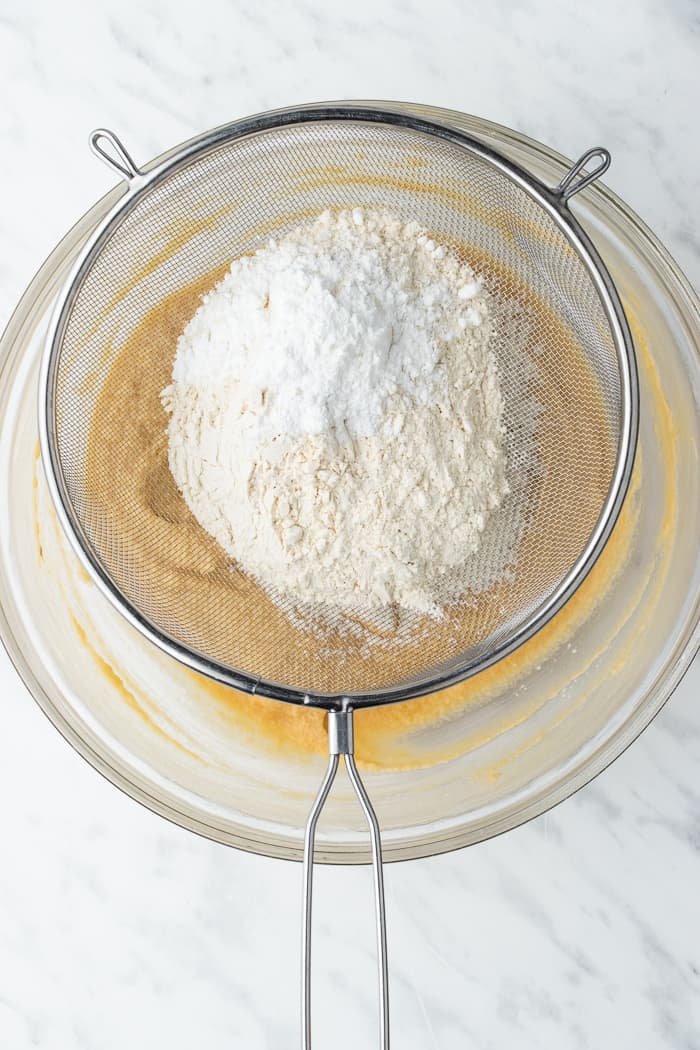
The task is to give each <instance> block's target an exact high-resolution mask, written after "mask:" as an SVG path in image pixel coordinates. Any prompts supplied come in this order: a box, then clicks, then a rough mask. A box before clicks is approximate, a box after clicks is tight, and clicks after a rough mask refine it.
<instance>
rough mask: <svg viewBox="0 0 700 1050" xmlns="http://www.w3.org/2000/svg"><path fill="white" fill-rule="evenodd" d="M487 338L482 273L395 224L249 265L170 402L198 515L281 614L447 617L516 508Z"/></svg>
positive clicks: (327, 229) (181, 464) (206, 318)
mask: <svg viewBox="0 0 700 1050" xmlns="http://www.w3.org/2000/svg"><path fill="white" fill-rule="evenodd" d="M491 325H492V323H491V318H490V315H489V308H488V301H487V298H486V296H485V295H484V293H483V291H482V289H481V286H480V282H479V280H478V279H477V278H476V277H475V275H474V273H473V271H472V270H471V269H470V268H469V267H468V266H466V265H465V264H464V263H462V262H460V260H459V259H458V258H457V257H456V256H455V255H454V254H452V253H451V252H450V251H448V250H447V249H446V248H445V247H444V246H443V245H439V244H437V243H435V242H434V241H433V240H432V239H431V238H430V237H429V236H428V235H427V233H426V232H425V231H424V230H422V229H421V228H420V227H419V226H417V225H416V224H415V223H403V222H402V221H401V220H400V219H399V218H397V217H395V216H393V215H391V214H387V213H385V212H376V211H363V210H360V209H355V210H354V211H352V212H350V211H343V212H339V213H335V214H333V213H330V212H326V213H324V214H323V215H321V216H320V217H319V218H318V219H317V220H316V221H315V222H313V223H311V224H309V225H305V226H301V227H298V228H297V229H295V230H293V231H292V232H291V233H289V234H287V235H286V236H285V237H283V238H282V239H280V240H278V241H271V242H270V243H269V244H268V245H266V246H265V247H263V248H261V249H260V250H258V251H257V252H256V253H255V254H254V255H252V256H247V257H243V258H241V259H237V260H235V261H234V262H233V263H232V266H231V270H230V272H229V273H228V274H227V275H226V277H225V278H224V280H223V281H221V282H220V284H219V285H217V287H216V288H215V289H213V291H212V292H210V293H209V294H208V295H207V296H205V297H204V299H203V301H202V305H201V306H200V308H199V310H198V311H197V312H196V314H195V315H194V317H193V318H192V320H191V321H190V322H189V324H188V325H187V327H186V328H185V330H184V332H183V333H182V336H181V337H180V339H179V341H178V347H177V353H176V357H175V362H174V366H173V374H172V384H171V385H170V386H169V387H168V388H167V389H166V390H165V391H164V392H163V403H164V405H165V407H166V409H167V411H168V412H169V413H170V421H169V426H168V440H169V464H170V469H171V472H172V474H173V477H174V479H175V481H176V484H177V485H178V488H179V489H180V491H181V492H182V494H183V496H184V498H185V500H186V502H187V504H188V506H189V507H190V509H191V510H192V512H193V514H194V515H195V517H196V518H197V520H198V521H199V523H200V524H201V525H202V526H203V528H205V529H206V531H207V532H209V533H210V534H211V535H212V536H213V537H214V538H215V539H216V540H217V541H218V542H219V544H220V545H221V546H222V547H223V548H224V550H225V551H226V552H227V553H228V554H229V555H230V556H231V558H232V559H234V560H235V561H236V562H237V563H238V564H239V566H240V567H241V568H242V569H243V570H244V571H245V572H247V573H249V574H251V575H252V576H254V577H255V578H256V579H257V580H258V581H259V582H260V583H261V584H262V585H263V586H264V587H265V588H266V589H267V590H268V591H269V592H270V594H271V595H272V596H273V597H277V598H279V600H280V601H285V600H287V599H288V598H289V597H292V598H293V599H294V600H295V601H297V602H302V603H314V604H315V603H328V604H330V605H331V606H333V607H335V608H340V609H341V610H344V611H347V612H353V611H357V610H359V611H364V610H367V609H372V608H377V607H386V606H390V605H394V606H398V607H400V608H401V609H404V610H407V611H409V612H414V613H422V614H425V613H427V614H429V615H432V616H440V615H441V614H442V611H443V607H444V603H445V597H444V594H443V593H442V588H441V583H442V580H443V579H444V578H445V576H446V574H448V573H449V571H450V570H452V569H454V568H455V567H457V566H459V565H461V564H463V563H464V562H465V561H466V560H467V559H468V558H469V557H470V556H471V555H472V554H474V553H475V552H476V551H477V550H478V548H479V545H480V540H481V535H482V533H483V530H484V529H485V527H486V524H487V521H488V518H489V515H490V513H491V512H492V511H493V510H495V509H496V508H497V507H498V506H499V504H500V503H501V501H502V500H503V498H504V496H505V495H506V494H507V492H508V483H507V480H506V469H505V468H506V464H505V453H504V428H503V422H502V415H503V402H502V397H501V392H500V387H499V380H498V372H497V366H496V361H495V357H494V354H493V352H492V350H491V349H490V338H491Z"/></svg>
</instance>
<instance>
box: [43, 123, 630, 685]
mask: <svg viewBox="0 0 700 1050" xmlns="http://www.w3.org/2000/svg"><path fill="white" fill-rule="evenodd" d="M357 206H364V207H374V208H387V209H389V210H391V211H392V212H394V213H396V214H398V215H399V216H401V217H402V218H404V219H406V220H408V219H413V220H415V221H417V222H418V223H420V224H421V225H422V226H424V227H426V228H428V230H429V231H430V232H431V234H432V235H433V236H434V237H435V238H437V239H439V240H441V241H442V242H443V243H446V244H449V245H450V246H451V247H452V248H453V250H455V251H457V252H459V253H461V254H462V255H463V256H464V257H465V259H466V261H468V262H469V263H470V265H471V266H472V267H473V268H474V269H475V270H476V271H477V272H478V273H480V274H481V275H483V277H484V283H485V286H486V288H487V290H488V293H489V295H490V299H491V303H492V310H493V315H494V324H495V337H494V351H495V353H496V356H497V359H498V364H499V370H500V376H501V387H502V392H503V398H504V405H505V415H504V420H505V424H506V428H507V449H506V451H507V462H508V477H509V481H510V483H511V490H512V491H511V494H510V495H509V496H508V497H507V499H506V500H505V502H504V504H503V505H502V506H501V508H500V509H499V511H498V512H497V513H496V514H495V516H494V517H493V518H492V519H491V520H490V521H489V525H488V529H487V531H486V533H485V538H484V543H483V546H482V549H481V551H480V552H479V554H478V555H477V556H476V558H473V559H470V560H468V561H467V562H466V563H465V565H464V567H463V569H461V570H460V572H459V574H458V575H457V578H456V579H455V580H454V581H453V590H454V594H455V596H456V597H455V601H454V602H453V603H452V604H451V605H450V607H449V610H448V614H447V615H446V617H445V619H444V620H441V621H436V620H431V619H429V618H418V617H415V618H414V620H413V621H411V622H409V623H406V622H405V621H404V620H402V621H401V622H400V623H399V618H397V613H396V610H392V609H387V610H386V611H385V612H383V613H382V614H380V615H374V616H372V617H368V618H367V620H366V621H363V622H354V623H349V622H348V620H347V617H346V616H344V615H343V614H335V615H334V614H333V611H332V610H326V611H325V615H324V619H323V629H319V628H318V626H315V627H313V626H311V621H312V619H313V617H312V615H311V614H310V613H309V615H302V614H303V612H304V610H301V613H300V610H299V609H298V607H296V606H294V607H293V606H292V602H291V600H290V599H284V598H282V597H279V596H278V600H277V601H273V600H272V598H271V597H270V596H269V595H267V594H266V593H265V592H264V591H263V590H262V589H261V588H260V587H259V586H258V585H257V584H255V582H254V581H252V580H250V579H248V578H247V577H245V576H244V574H243V573H241V572H240V571H238V570H237V569H236V567H235V566H232V565H231V564H229V563H227V561H226V559H225V557H224V556H223V552H221V551H220V550H219V548H218V547H217V545H216V544H215V542H214V541H213V540H211V539H210V538H209V537H208V536H206V535H205V534H204V533H203V531H202V530H201V529H200V528H199V527H198V526H197V525H196V523H194V521H193V519H192V517H191V515H190V514H189V511H188V510H187V508H186V507H185V505H184V501H182V499H181V497H179V494H178V493H177V491H176V490H175V489H174V483H173V482H172V479H171V478H170V475H169V472H168V470H167V448H166V444H165V436H164V429H165V425H166V417H165V414H164V412H163V410H162V408H161V406H160V402H159V400H158V395H159V392H160V390H161V389H162V388H163V387H164V386H165V385H166V384H167V382H168V380H169V375H170V368H171V366H172V359H173V356H174V352H175V342H176V338H177V334H178V333H179V331H181V329H182V327H184V324H185V323H186V321H187V319H188V318H189V316H191V314H192V313H193V312H194V310H195V308H196V305H197V301H198V297H199V295H200V294H201V293H202V292H203V291H204V290H206V289H207V288H208V287H211V285H212V284H213V283H214V282H215V280H216V279H217V277H218V276H219V275H220V274H221V272H222V268H223V267H225V266H226V264H228V263H230V261H231V259H232V258H234V257H236V256H239V255H241V254H243V253H245V252H250V251H252V250H254V249H255V248H256V247H257V246H259V245H260V244H261V243H263V242H264V241H265V240H266V239H267V238H268V237H269V236H270V234H271V233H272V232H273V231H274V232H275V233H280V232H283V231H284V230H286V229H289V228H291V227H292V226H295V225H297V224H298V223H299V222H302V221H305V220H307V219H309V218H312V217H313V216H315V215H317V214H318V213H319V212H320V211H322V210H324V209H326V208H334V209H336V208H347V207H357ZM51 353H52V367H51V368H50V369H49V383H50V389H49V397H48V400H47V404H48V406H49V410H48V417H49V418H48V420H47V431H48V435H49V442H50V444H51V447H52V464H53V468H54V470H55V471H56V473H57V474H58V475H59V482H60V487H61V489H62V492H63V501H64V504H65V505H66V507H67V509H68V512H69V517H70V519H71V521H72V523H73V525H74V527H75V529H76V531H78V532H79V534H80V538H81V542H82V543H83V546H84V547H85V548H86V549H87V551H88V553H89V556H90V559H91V561H92V563H93V565H96V566H98V567H99V569H100V571H101V573H102V574H103V576H104V577H106V578H107V579H108V580H109V582H110V586H111V587H112V589H113V590H114V591H115V592H117V596H118V598H120V599H121V600H122V601H123V602H124V603H126V604H127V605H128V606H129V607H130V608H131V609H132V610H134V611H135V612H136V613H137V614H138V615H139V616H140V617H142V618H143V620H144V621H145V622H146V623H147V624H148V625H150V626H151V627H152V628H153V629H154V630H155V631H156V632H158V634H160V635H163V636H165V637H166V638H167V639H168V640H169V641H170V642H171V643H172V644H174V645H175V646H176V647H177V648H178V649H181V650H182V651H184V653H185V656H186V655H187V654H188V653H189V654H194V655H195V657H196V658H197V659H198V660H201V661H206V662H208V663H209V664H211V665H212V667H211V670H212V671H213V673H215V674H216V675H217V676H220V677H222V678H223V679H228V680H230V681H232V682H237V683H238V684H240V678H241V676H243V677H244V678H245V681H244V682H243V684H244V685H245V686H247V687H252V686H253V683H254V682H255V681H259V682H260V683H261V684H260V690H261V691H262V692H265V691H270V690H271V689H272V691H274V688H273V687H279V689H281V690H283V691H285V692H289V693H294V694H295V696H293V697H292V696H290V697H289V698H294V699H299V697H300V696H301V695H302V694H307V693H309V694H314V695H317V696H329V697H332V696H337V695H345V696H352V697H361V698H365V699H366V700H367V702H381V700H382V698H383V697H385V696H386V695H387V694H388V693H389V692H392V691H395V690H401V691H402V692H403V693H415V694H417V693H419V692H424V691H427V690H428V689H429V688H430V687H432V686H434V685H435V684H436V683H439V682H440V681H441V680H443V679H444V678H446V677H450V676H452V675H455V674H459V675H464V674H466V673H469V672H471V671H473V670H475V669H477V668H478V667H480V666H483V665H484V664H485V662H486V661H487V660H489V659H490V656H491V654H493V653H494V652H496V651H499V650H500V649H502V648H503V647H505V646H507V645H508V644H509V641H510V640H512V639H513V638H515V637H518V636H519V635H521V634H522V633H523V632H524V631H526V630H527V628H528V625H529V624H531V623H532V622H533V621H534V620H535V619H536V618H537V616H538V614H539V613H540V611H541V610H542V608H543V607H544V606H545V605H546V604H547V602H548V601H549V600H550V599H551V598H552V596H553V595H554V594H555V592H556V591H557V589H558V588H560V587H561V585H562V582H563V581H565V580H566V579H567V578H568V577H569V576H570V574H571V573H572V572H574V571H575V569H576V567H577V565H578V563H579V562H580V560H581V558H582V556H583V554H584V552H585V550H586V547H587V545H588V543H589V541H590V538H591V535H592V533H593V532H594V529H595V528H596V526H597V524H598V523H599V519H600V516H601V514H602V513H603V511H604V508H605V506H606V502H607V501H608V500H609V497H610V493H611V490H612V488H613V486H614V484H615V478H616V469H617V466H618V458H619V449H620V446H621V441H622V436H623V435H622V431H623V427H624V425H625V419H624V412H623V408H622V405H623V400H624V399H623V396H622V394H623V389H622V388H623V374H622V365H621V350H620V346H619V345H618V341H617V340H616V338H615V335H614V332H613V330H612V327H611V322H610V317H609V310H608V308H606V305H605V303H604V302H603V300H602V299H601V295H600V292H599V290H598V288H597V287H596V284H595V282H594V280H593V277H592V274H591V271H590V265H589V264H587V263H586V261H585V260H584V258H583V257H582V255H581V254H580V252H579V251H577V250H576V248H575V247H574V245H573V243H572V240H571V238H570V237H569V236H567V234H566V233H565V232H564V231H563V230H562V228H561V226H560V224H559V223H558V222H557V221H556V220H555V218H554V217H553V216H552V214H551V213H550V211H549V210H548V209H547V207H545V205H544V204H543V203H542V202H541V201H540V200H538V199H537V198H536V196H535V195H533V194H532V193H530V192H528V191H527V190H525V189H524V188H522V187H521V186H520V185H518V184H517V183H516V182H515V181H513V180H512V179H510V178H509V177H507V176H506V175H505V174H504V173H503V171H501V170H499V168H498V167H496V166H494V164H492V163H491V162H490V161H489V159H488V158H485V157H483V156H480V155H478V154H477V153H475V152H472V151H470V150H469V149H468V148H466V147H465V146H464V145H462V144H459V143H456V142H454V141H451V140H450V139H449V138H443V137H441V136H439V135H435V134H431V133H429V132H427V131H425V130H422V129H419V128H417V127H407V126H399V125H396V126H395V125H392V124H390V123H384V122H376V121H375V122H367V121H362V120H346V119H342V120H341V119H328V120H324V121H319V122H313V121H311V122H303V123H299V124H295V123H292V124H286V125H282V126H275V127H271V128H268V129H262V130H258V131H255V132H253V133H250V134H247V135H245V136H243V137H238V136H236V137H232V138H228V139H225V140H224V141H222V142H217V143H215V144H214V145H213V146H210V147H208V148H207V149H206V150H201V151H194V152H193V153H192V155H191V156H188V157H187V158H185V159H184V160H183V161H182V162H181V163H179V164H178V165H176V166H175V167H174V168H173V170H171V171H169V172H166V173H164V175H163V176H162V177H161V178H160V179H159V180H158V181H157V182H156V183H155V184H154V185H152V186H150V187H149V189H148V192H146V193H144V194H143V195H140V196H139V195H136V196H135V199H134V200H133V202H132V203H131V205H130V206H129V207H127V208H124V209H123V210H122V211H120V213H119V215H118V217H117V218H116V220H115V221H114V222H112V223H111V224H110V226H109V227H108V228H107V229H106V231H105V234H104V235H103V239H102V241H101V243H100V244H99V250H97V251H96V252H95V254H94V256H93V257H92V258H91V260H90V264H89V265H88V266H87V267H86V268H85V270H84V272H83V273H82V274H81V277H80V280H79V282H78V283H77V284H76V286H75V287H74V288H73V290H72V294H71V296H70V298H69V299H68V300H67V305H66V308H65V311H64V315H63V323H62V325H61V326H59V329H58V330H57V334H56V338H55V340H54V345H53V347H52V349H51ZM488 566H492V567H493V570H494V571H493V573H492V576H493V578H494V581H495V582H494V583H493V585H492V586H491V587H490V588H488V589H487V590H485V591H481V592H479V593H477V592H475V591H474V589H473V584H474V580H476V579H477V578H482V577H483V575H484V568H485V567H486V568H488ZM477 570H478V571H477Z"/></svg>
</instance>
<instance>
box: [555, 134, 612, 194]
mask: <svg viewBox="0 0 700 1050" xmlns="http://www.w3.org/2000/svg"><path fill="white" fill-rule="evenodd" d="M594 159H595V160H597V161H598V163H597V164H596V166H595V167H594V168H592V169H591V170H590V171H589V172H588V174H587V175H584V176H583V177H582V178H579V175H581V172H582V171H583V170H584V168H585V167H586V166H587V165H588V164H590V162H591V161H592V160H594ZM610 160H611V157H610V154H609V153H608V151H607V150H606V149H605V148H604V147H603V146H593V148H592V149H588V150H586V152H585V153H583V154H582V155H581V156H580V157H579V159H578V160H577V161H576V163H575V164H572V165H571V167H570V168H569V170H568V171H567V173H566V175H565V176H564V178H563V179H562V180H561V182H560V183H559V185H558V186H557V187H556V189H555V190H554V193H555V194H556V196H557V197H558V198H559V199H560V200H561V201H562V202H563V203H564V204H565V203H566V202H567V201H568V199H569V197H573V195H574V194H575V193H580V191H581V190H583V189H585V188H586V186H590V185H591V183H592V182H595V181H596V179H599V178H600V176H601V175H603V174H604V173H605V172H606V171H607V170H608V168H609V167H610Z"/></svg>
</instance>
